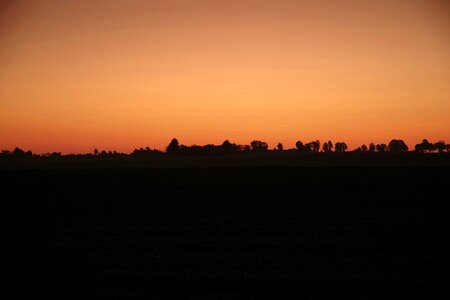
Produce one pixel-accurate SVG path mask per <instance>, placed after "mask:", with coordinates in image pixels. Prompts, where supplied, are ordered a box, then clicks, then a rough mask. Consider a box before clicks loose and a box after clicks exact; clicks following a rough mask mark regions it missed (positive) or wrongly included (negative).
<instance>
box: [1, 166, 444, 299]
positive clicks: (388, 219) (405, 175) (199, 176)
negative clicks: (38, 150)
mask: <svg viewBox="0 0 450 300" xmlns="http://www.w3.org/2000/svg"><path fill="white" fill-rule="evenodd" d="M449 171H450V169H449V168H439V167H397V168H388V167H381V168H380V167H379V168H376V167H372V168H370V167H369V168H367V167H366V168H362V167H360V168H359V167H352V168H344V167H334V168H333V167H327V168H320V167H312V168H307V167H296V168H288V167H273V168H269V167H253V168H234V167H233V168H205V169H195V168H192V169H164V170H162V169H161V170H158V169H147V170H145V169H140V170H136V169H134V170H133V169H128V170H127V169H122V170H113V169H112V170H101V169H97V170H89V169H84V170H73V169H72V170H64V169H53V170H40V171H39V170H20V171H18V170H2V171H0V174H1V178H0V179H1V194H0V196H1V199H2V200H1V207H2V209H1V211H2V230H3V236H2V239H3V243H2V244H3V246H2V248H4V249H6V256H3V263H2V271H3V272H2V273H3V274H6V276H7V277H8V279H7V280H3V284H4V285H5V288H4V290H3V292H4V293H6V294H7V297H6V298H5V299H10V298H13V297H20V296H22V295H28V296H30V295H33V296H34V298H48V297H51V296H57V297H59V298H61V299H64V298H76V299H83V298H99V299H100V298H105V299H106V298H116V297H117V298H118V297H122V296H126V297H136V298H144V297H145V298H156V299H158V298H159V299H163V298H179V299H186V298H195V299H234V298H238V297H245V298H255V299H274V298H282V297H287V296H294V295H301V296H304V297H305V298H306V299H308V298H313V299H314V298H322V297H324V298H325V297H326V298H327V299H349V298H358V299H388V298H392V299H411V298H412V297H421V298H430V297H431V295H433V294H434V295H438V293H439V292H444V293H446V294H448V289H447V287H448V286H449V285H450V271H449V266H450V238H449V237H450V218H449V216H450V197H449V192H450V188H449V184H450V176H449ZM444 298H446V297H444Z"/></svg>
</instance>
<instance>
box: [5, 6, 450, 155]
mask: <svg viewBox="0 0 450 300" xmlns="http://www.w3.org/2000/svg"><path fill="white" fill-rule="evenodd" d="M0 66H1V68H0V148H1V149H12V148H14V147H15V146H19V147H22V148H25V149H32V150H33V151H35V152H39V153H42V152H50V151H62V152H64V153H71V152H91V151H92V149H94V148H98V149H105V150H117V151H126V152H129V151H131V150H132V149H134V148H137V147H143V146H150V147H151V148H159V149H164V148H165V146H166V145H167V144H168V143H169V141H170V139H171V138H173V137H177V138H178V139H179V140H180V142H181V143H183V144H188V145H190V144H207V143H215V144H220V143H221V142H223V140H225V139H230V140H231V141H232V142H236V143H241V144H247V143H249V142H250V141H251V140H253V139H261V140H264V141H266V142H268V143H269V145H270V147H275V145H276V144H277V143H278V142H282V143H283V144H284V145H285V148H291V147H294V144H295V141H297V140H302V141H303V142H309V141H311V140H315V139H319V140H321V141H325V140H330V139H331V140H333V141H345V142H347V144H348V145H349V146H350V148H354V147H357V146H360V145H361V144H363V143H365V144H369V143H370V142H375V143H381V142H384V143H387V142H389V140H390V139H393V138H402V139H404V140H405V141H406V142H407V144H408V145H409V146H410V147H413V146H414V143H417V142H419V141H421V140H422V139H423V138H428V139H429V140H430V141H437V140H440V139H444V140H447V142H449V140H450V118H449V116H450V85H449V83H450V4H449V2H448V1H445V0H435V1H430V0H420V1H419V0H416V1H414V0H408V1H406V0H399V1H388V0H383V1H350V0H346V1H335V0H333V1H298V0H297V1H288V0H285V1H283V0H281V1H280V0H278V1H263V0H259V1H244V0H241V1H237V0H236V1H233V0H230V1H185V0H183V1H181V0H178V1H136V0H132V1H117V0H116V1H106V0H102V1H86V0H81V1H57V0H42V1H2V4H0Z"/></svg>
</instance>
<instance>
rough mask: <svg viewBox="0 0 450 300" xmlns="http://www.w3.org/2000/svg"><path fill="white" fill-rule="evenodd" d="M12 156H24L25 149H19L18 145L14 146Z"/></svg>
mask: <svg viewBox="0 0 450 300" xmlns="http://www.w3.org/2000/svg"><path fill="white" fill-rule="evenodd" d="M12 154H13V156H15V157H26V156H27V154H26V153H25V151H23V150H22V149H20V148H19V147H16V148H15V149H14V151H13V152H12Z"/></svg>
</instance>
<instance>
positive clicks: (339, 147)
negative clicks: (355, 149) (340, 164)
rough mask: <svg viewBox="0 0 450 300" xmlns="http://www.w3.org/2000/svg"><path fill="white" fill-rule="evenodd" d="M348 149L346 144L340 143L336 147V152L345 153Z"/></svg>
mask: <svg viewBox="0 0 450 300" xmlns="http://www.w3.org/2000/svg"><path fill="white" fill-rule="evenodd" d="M347 149H348V147H347V144H346V143H344V142H338V143H336V144H335V145H334V152H345V151H347Z"/></svg>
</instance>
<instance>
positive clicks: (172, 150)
mask: <svg viewBox="0 0 450 300" xmlns="http://www.w3.org/2000/svg"><path fill="white" fill-rule="evenodd" d="M179 151H180V144H179V143H178V140H177V139H176V138H173V139H172V141H170V144H169V145H168V146H167V148H166V153H167V154H169V155H172V154H176V153H178V152H179Z"/></svg>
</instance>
